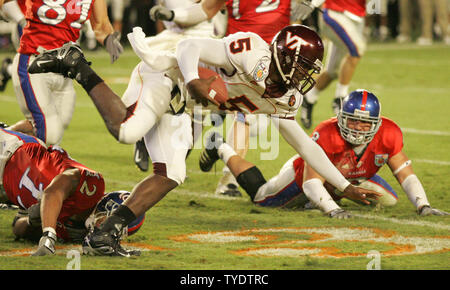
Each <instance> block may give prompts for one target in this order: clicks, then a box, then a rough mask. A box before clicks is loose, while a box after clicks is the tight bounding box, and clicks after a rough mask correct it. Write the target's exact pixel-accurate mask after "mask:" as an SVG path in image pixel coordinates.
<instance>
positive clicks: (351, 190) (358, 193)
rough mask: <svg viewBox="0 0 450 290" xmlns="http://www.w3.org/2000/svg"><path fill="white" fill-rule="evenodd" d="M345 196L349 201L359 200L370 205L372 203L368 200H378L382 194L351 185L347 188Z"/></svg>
mask: <svg viewBox="0 0 450 290" xmlns="http://www.w3.org/2000/svg"><path fill="white" fill-rule="evenodd" d="M344 196H345V197H347V198H349V199H354V200H359V201H361V202H362V203H364V204H367V205H369V204H370V201H368V200H367V199H368V198H370V199H378V198H379V197H380V196H381V194H380V193H378V192H376V191H373V190H368V189H364V188H361V187H357V186H354V185H352V184H350V185H349V186H347V187H346V188H345V190H344Z"/></svg>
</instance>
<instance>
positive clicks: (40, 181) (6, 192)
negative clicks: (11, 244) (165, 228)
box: [0, 128, 144, 256]
mask: <svg viewBox="0 0 450 290" xmlns="http://www.w3.org/2000/svg"><path fill="white" fill-rule="evenodd" d="M0 144H4V146H0V202H2V203H12V204H14V205H17V206H19V208H20V211H19V213H18V215H17V216H16V217H15V218H14V221H13V233H14V234H15V236H16V237H18V238H25V239H28V240H32V241H37V240H39V246H38V249H37V250H36V252H35V253H34V254H33V255H34V256H42V255H48V254H54V253H55V243H56V241H57V239H58V240H60V241H65V242H81V241H82V239H83V238H84V237H85V235H86V234H87V232H88V231H87V229H86V226H85V224H86V225H90V224H96V223H98V222H99V219H100V218H103V219H104V216H103V217H102V214H103V215H105V214H106V213H107V214H108V215H109V214H110V212H111V211H112V210H113V209H115V207H113V203H114V202H115V203H117V204H119V203H121V202H122V201H123V200H124V199H125V198H126V197H128V195H129V193H127V192H113V193H108V194H106V195H105V192H104V190H105V183H104V180H103V177H102V175H101V174H100V173H98V172H96V171H94V170H91V169H89V168H87V167H86V166H84V165H82V164H80V163H78V162H76V161H75V160H73V159H72V158H70V156H69V155H68V154H67V152H65V151H64V150H63V149H62V148H60V147H57V146H50V147H48V148H47V147H46V146H45V144H44V143H43V142H42V141H41V140H39V139H38V138H35V137H32V136H29V135H26V134H22V133H19V132H14V131H10V130H5V129H2V128H0ZM97 205H98V207H97ZM116 206H118V205H116ZM94 209H96V210H95V211H94ZM93 211H94V213H93ZM91 213H93V215H92V217H91V218H90V219H89V221H88V222H87V223H86V220H87V219H88V217H89V216H90V215H91ZM143 220H144V216H140V217H139V218H138V219H136V220H134V221H132V222H131V223H129V224H128V227H125V229H126V230H127V231H128V232H130V233H134V232H135V231H136V230H137V229H138V228H139V227H140V226H141V225H142V223H143ZM39 238H40V239H39ZM118 253H120V254H121V255H125V256H127V255H130V254H131V253H134V252H128V251H125V250H124V249H119V250H118Z"/></svg>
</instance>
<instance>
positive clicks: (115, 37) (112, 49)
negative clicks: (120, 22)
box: [104, 31, 123, 63]
mask: <svg viewBox="0 0 450 290" xmlns="http://www.w3.org/2000/svg"><path fill="white" fill-rule="evenodd" d="M104 43H105V49H106V51H107V52H108V53H109V56H110V58H111V63H114V62H115V61H116V60H117V59H118V58H119V56H120V54H122V52H123V47H122V44H120V33H119V32H118V31H116V32H114V33H111V34H110V35H108V36H107V37H106V38H105V42H104Z"/></svg>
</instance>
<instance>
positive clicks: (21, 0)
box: [17, 0, 27, 15]
mask: <svg viewBox="0 0 450 290" xmlns="http://www.w3.org/2000/svg"><path fill="white" fill-rule="evenodd" d="M17 5H19V8H20V10H22V13H23V15H25V13H26V11H27V7H26V5H25V0H17Z"/></svg>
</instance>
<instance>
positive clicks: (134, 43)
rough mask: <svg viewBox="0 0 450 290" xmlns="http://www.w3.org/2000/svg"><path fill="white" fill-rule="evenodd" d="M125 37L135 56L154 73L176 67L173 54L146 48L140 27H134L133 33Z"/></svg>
mask: <svg viewBox="0 0 450 290" xmlns="http://www.w3.org/2000/svg"><path fill="white" fill-rule="evenodd" d="M127 37H128V40H129V41H130V44H131V47H132V48H133V50H134V52H135V53H136V55H137V56H139V58H140V59H141V60H142V61H144V62H145V63H146V64H147V65H148V66H150V67H151V68H153V69H154V70H155V71H166V70H168V69H169V68H172V67H175V66H177V65H178V62H177V58H176V56H175V55H174V54H173V53H170V52H168V51H160V50H156V51H155V50H152V49H151V48H150V47H149V46H148V44H147V42H146V40H145V33H144V32H143V31H142V28H141V27H134V28H133V32H130V33H128V34H127Z"/></svg>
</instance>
